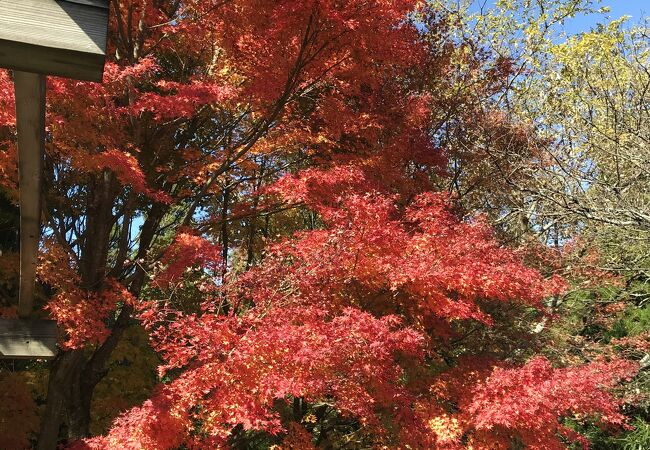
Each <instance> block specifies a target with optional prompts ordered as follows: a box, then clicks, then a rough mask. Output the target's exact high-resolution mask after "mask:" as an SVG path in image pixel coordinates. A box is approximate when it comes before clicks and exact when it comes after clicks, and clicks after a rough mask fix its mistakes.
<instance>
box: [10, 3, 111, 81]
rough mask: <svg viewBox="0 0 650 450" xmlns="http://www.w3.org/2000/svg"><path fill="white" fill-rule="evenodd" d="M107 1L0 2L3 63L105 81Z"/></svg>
mask: <svg viewBox="0 0 650 450" xmlns="http://www.w3.org/2000/svg"><path fill="white" fill-rule="evenodd" d="M107 31H108V2H107V1H105V0H0V67H6V68H9V69H14V70H19V71H25V72H36V73H42V74H46V75H57V76H63V77H69V78H74V79H78V80H88V81H101V80H102V74H103V70H104V59H105V56H106V36H107Z"/></svg>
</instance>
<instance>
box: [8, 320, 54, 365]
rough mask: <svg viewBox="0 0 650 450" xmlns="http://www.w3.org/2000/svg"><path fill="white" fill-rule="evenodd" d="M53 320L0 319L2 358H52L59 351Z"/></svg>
mask: <svg viewBox="0 0 650 450" xmlns="http://www.w3.org/2000/svg"><path fill="white" fill-rule="evenodd" d="M57 338H58V330H57V327H56V322H54V321H53V320H22V319H0V359H26V358H28V359H50V358H54V357H55V356H56V353H57V346H56V343H57Z"/></svg>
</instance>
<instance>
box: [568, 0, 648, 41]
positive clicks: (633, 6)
mask: <svg viewBox="0 0 650 450" xmlns="http://www.w3.org/2000/svg"><path fill="white" fill-rule="evenodd" d="M602 6H608V7H609V8H610V10H611V11H610V12H609V13H608V14H607V16H608V17H609V18H610V19H618V18H620V17H621V16H631V18H630V19H629V22H628V23H629V24H631V25H634V24H635V23H639V22H640V21H641V19H643V17H644V16H645V17H648V16H649V15H650V0H603V1H602ZM598 22H602V16H601V15H591V16H579V17H575V18H574V19H572V20H570V21H567V23H566V24H565V31H566V32H567V34H575V33H580V32H582V31H589V29H591V28H592V27H593V26H594V25H595V24H596V23H598Z"/></svg>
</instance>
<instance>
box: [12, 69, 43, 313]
mask: <svg viewBox="0 0 650 450" xmlns="http://www.w3.org/2000/svg"><path fill="white" fill-rule="evenodd" d="M14 85H15V89H16V126H17V129H18V170H19V174H20V178H19V182H18V183H19V185H18V187H19V191H20V287H19V299H18V315H19V316H20V317H21V318H25V317H29V315H30V314H31V312H32V306H33V303H34V283H35V280H36V264H37V262H38V242H39V239H40V235H41V220H40V219H41V185H42V179H43V154H44V147H45V76H44V75H38V74H35V73H28V72H18V71H16V72H14Z"/></svg>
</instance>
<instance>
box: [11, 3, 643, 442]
mask: <svg viewBox="0 0 650 450" xmlns="http://www.w3.org/2000/svg"><path fill="white" fill-rule="evenodd" d="M111 6H112V13H111V25H110V31H111V36H112V41H111V54H112V55H114V56H112V57H111V59H110V61H108V62H107V65H106V70H105V76H104V83H103V84H92V83H79V82H73V81H70V80H62V79H50V81H49V85H48V89H49V92H48V95H49V97H48V102H49V103H48V144H47V160H46V171H47V174H46V175H47V176H46V184H47V194H46V198H45V202H46V205H47V206H46V208H45V209H46V211H47V214H46V215H45V220H46V221H47V223H46V225H45V231H46V235H47V237H46V239H45V240H44V244H43V246H42V254H41V264H40V269H39V280H40V282H41V283H42V285H43V286H44V287H45V288H46V291H45V294H46V295H44V297H45V301H44V304H43V309H44V311H46V313H47V314H48V315H49V316H50V317H51V318H53V319H55V320H56V321H57V322H58V324H59V326H60V328H61V329H62V330H63V331H64V335H65V336H64V339H63V341H62V342H61V348H62V355H63V356H61V361H62V362H61V363H57V365H55V366H53V368H52V372H51V379H52V380H57V379H66V380H72V381H70V383H72V385H71V386H73V387H71V388H65V387H61V386H55V385H53V384H52V383H51V384H50V394H49V395H52V392H55V393H56V395H58V397H56V398H55V399H54V400H51V401H49V402H48V403H47V406H46V409H45V413H44V416H43V417H42V419H41V420H42V421H46V423H54V424H55V425H52V427H51V428H52V429H54V431H51V430H50V431H48V432H47V433H46V432H42V433H41V435H40V438H39V439H40V442H46V440H45V439H50V441H47V442H51V441H52V439H53V440H54V441H57V440H62V439H59V437H60V436H59V434H58V433H59V432H60V429H59V425H60V424H61V423H62V420H63V419H62V417H64V414H63V411H64V409H56V408H70V410H69V412H70V414H72V415H73V416H74V414H76V413H72V412H71V411H73V410H75V411H76V408H85V409H84V411H87V412H88V417H86V418H87V419H88V420H89V410H90V409H89V408H90V406H89V405H90V404H91V401H90V399H92V392H93V389H94V388H95V387H96V385H97V383H99V382H100V380H101V379H102V378H103V377H104V376H105V375H106V373H107V369H106V368H107V365H108V361H109V357H110V354H111V352H112V351H114V349H115V346H116V345H117V342H118V341H119V339H120V337H121V335H122V333H123V332H124V330H125V329H126V327H128V326H131V325H132V324H133V323H135V322H137V323H139V324H141V325H142V326H143V327H144V328H145V329H146V330H147V332H148V334H149V338H150V342H151V346H152V347H153V349H154V350H155V351H156V352H157V353H158V355H159V356H160V358H161V364H160V366H159V367H158V375H159V380H160V383H159V386H158V387H157V388H156V389H155V390H154V391H153V392H152V393H151V397H150V399H149V400H147V401H145V402H144V403H142V404H140V405H136V406H133V407H132V408H130V409H128V410H126V411H120V413H119V415H118V416H117V417H116V419H115V421H114V423H113V425H112V427H111V428H110V430H108V431H107V433H106V434H105V435H102V436H95V437H91V436H89V432H88V430H89V428H88V423H86V422H84V420H81V419H80V420H71V422H70V424H69V425H70V427H69V433H68V436H66V437H67V438H68V439H67V442H68V444H69V446H70V448H73V449H89V448H90V449H134V450H135V449H147V450H162V449H170V450H171V449H175V448H179V447H180V446H184V447H183V448H196V449H213V448H229V447H236V445H235V444H236V442H240V444H239V445H244V444H241V442H247V441H246V440H247V439H249V440H250V439H253V438H257V437H259V436H264V439H267V441H265V442H267V443H268V445H269V446H271V445H274V446H279V447H275V448H285V449H309V448H319V447H326V446H327V445H329V446H330V447H327V448H348V447H345V446H344V445H345V444H344V442H345V440H344V437H342V436H346V435H347V436H348V438H347V439H349V442H351V443H350V445H353V446H354V445H357V446H359V447H363V448H369V447H373V448H440V449H463V448H467V449H470V448H471V449H497V448H502V449H508V448H511V445H512V444H513V443H520V444H523V445H525V446H527V448H531V449H554V448H565V447H566V445H567V444H568V443H569V442H573V441H580V442H583V443H585V446H586V440H585V438H584V437H583V436H581V435H579V434H578V433H577V432H575V431H573V430H572V429H570V428H569V427H567V426H566V425H565V424H564V422H563V421H564V419H567V418H577V420H580V421H591V422H594V423H597V424H598V425H599V426H602V427H605V428H606V427H609V428H611V429H614V428H616V427H619V428H620V427H621V426H624V424H625V418H624V416H622V415H621V413H620V411H619V406H620V401H619V400H618V399H617V397H615V396H614V395H613V394H611V393H610V391H611V389H613V388H614V387H616V386H617V385H618V383H620V382H621V381H623V380H627V379H629V378H630V377H633V376H634V374H635V373H636V371H637V370H638V364H636V363H632V362H629V361H626V360H620V359H617V358H616V357H612V358H609V359H608V360H606V359H604V358H603V359H602V360H597V361H594V362H592V363H588V364H583V365H575V366H568V367H562V364H559V363H560V362H558V361H550V360H549V359H547V358H546V357H544V356H542V353H543V351H542V350H543V349H542V348H541V343H540V342H541V341H540V340H539V339H538V338H537V337H535V336H533V334H532V333H531V329H532V322H531V320H530V317H531V316H532V317H535V318H537V319H540V320H541V318H542V317H545V306H546V303H545V302H546V301H547V300H548V299H549V298H552V297H554V296H558V295H560V294H561V293H562V292H564V291H565V290H566V288H567V282H566V281H565V280H563V279H562V278H561V277H558V276H556V275H553V274H551V273H543V271H540V270H538V269H536V268H532V267H529V266H527V265H526V264H524V261H523V258H522V256H521V252H518V251H516V250H515V249H513V248H510V247H507V246H506V245H504V244H503V242H501V241H500V240H499V238H498V236H497V235H496V234H495V232H494V231H493V229H492V227H491V225H490V223H489V220H488V217H487V216H484V215H480V214H474V213H473V211H468V210H467V209H466V208H463V207H462V205H460V204H459V202H458V198H456V197H455V196H454V195H453V194H450V193H449V192H445V191H444V190H443V189H441V186H440V183H441V180H446V179H448V178H449V177H450V172H449V170H448V169H449V162H450V161H451V160H452V159H456V160H462V161H463V164H465V163H467V164H472V161H473V160H474V159H473V158H476V159H480V156H477V155H471V154H468V151H467V148H464V149H462V150H460V149H458V148H454V147H451V146H449V147H445V146H444V145H443V142H442V141H441V140H440V139H438V138H436V133H437V132H434V131H432V130H434V125H433V122H434V119H435V117H436V116H437V114H439V110H440V109H441V108H442V107H446V108H448V109H449V111H450V115H452V116H453V117H455V118H457V119H458V120H455V119H454V120H449V124H448V125H446V126H447V127H448V129H449V130H451V129H452V128H453V127H454V126H457V127H458V128H456V129H455V132H461V131H462V130H463V129H464V128H465V127H469V128H471V130H470V131H471V133H473V136H475V137H476V138H477V139H478V138H479V137H480V138H481V139H492V138H493V137H494V134H495V133H497V132H498V133H497V134H499V136H502V137H503V136H505V138H512V139H518V141H517V142H520V141H521V142H523V141H525V136H524V134H525V133H524V132H523V131H522V127H520V126H519V125H518V124H514V123H509V122H508V121H507V120H506V118H505V117H504V116H503V115H502V114H499V113H498V112H496V111H484V114H481V116H480V117H476V120H477V121H479V122H480V124H479V125H480V126H478V125H477V126H476V127H474V128H472V126H473V125H472V123H473V122H472V117H470V116H471V114H474V113H476V114H478V112H479V110H480V107H479V106H477V104H476V103H475V100H476V99H475V98H473V97H471V95H470V94H467V95H466V96H463V95H464V94H458V95H456V96H455V97H454V96H453V95H451V94H450V90H449V86H446V85H445V80H449V79H450V78H451V76H452V73H453V67H454V64H455V63H454V61H453V58H452V55H453V54H454V51H455V50H454V43H453V42H452V41H450V40H448V41H444V38H442V37H441V38H440V39H443V41H444V42H435V41H431V40H430V39H429V40H427V39H424V38H423V36H422V33H421V31H422V29H421V28H422V24H420V25H421V26H420V29H419V30H418V27H416V26H415V25H414V23H413V18H414V17H416V16H414V14H416V15H417V14H423V16H421V17H420V20H424V19H423V18H422V17H425V16H426V17H429V19H427V20H429V21H428V22H427V26H428V27H435V26H439V27H440V28H441V29H444V20H443V19H442V18H438V20H439V22H436V21H433V19H431V17H434V16H428V15H427V14H431V12H430V11H429V12H427V11H424V12H423V11H422V10H421V9H419V8H424V6H423V5H421V4H420V2H415V1H399V0H365V1H359V0H343V1H332V0H313V1H289V0H282V1H275V0H273V1H271V0H242V1H233V2H228V1H227V2H218V1H198V0H197V1H184V2H177V1H162V0H161V1H145V2H135V1H133V2H132V1H130V0H115V1H113V2H111ZM472 58H477V59H478V58H479V56H476V55H467V59H468V61H469V64H470V65H471V64H474V61H473V60H472ZM466 62H467V61H466ZM475 67H476V70H477V71H478V70H479V66H478V64H476V66H475ZM510 70H512V68H511V67H510V66H509V65H508V64H506V63H505V62H503V61H501V62H500V63H499V64H498V65H497V66H495V67H494V68H491V69H490V71H489V72H488V73H487V75H486V79H482V80H479V79H478V78H479V77H478V76H477V80H478V81H477V83H478V84H479V85H480V86H479V88H480V89H483V90H484V91H485V93H486V95H489V94H490V93H491V92H492V91H494V90H495V89H497V86H498V85H500V83H501V80H502V78H503V76H504V75H505V74H507V72H508V71H510ZM490 77H491V78H490ZM10 82H11V81H10V77H9V76H8V75H7V74H6V73H4V72H2V73H0V105H1V107H0V126H2V127H3V129H7V130H11V129H12V127H13V117H12V112H11V107H10V105H11V103H12V102H13V98H12V94H11V89H10ZM459 111H463V112H462V114H461V113H460V112H459ZM452 122H453V123H452ZM460 124H462V126H461V125H460ZM490 127H492V128H490ZM495 130H497V131H495ZM0 137H2V135H0ZM505 138H504V139H505ZM522 145H523V144H522ZM0 150H2V152H0V156H1V157H0V174H2V176H1V177H0V183H1V184H2V186H3V188H4V189H5V190H7V192H8V193H9V194H10V195H15V192H16V191H15V190H16V177H15V146H14V145H13V141H12V140H11V139H10V138H8V139H7V140H6V141H0ZM521 151H522V153H526V150H525V149H522V150H521ZM469 153H471V152H469ZM526 155H527V154H524V155H523V156H522V157H526ZM477 164H478V163H477ZM473 180H475V181H476V183H488V182H489V181H490V180H489V179H486V178H484V177H482V176H481V175H480V174H477V175H476V177H475V178H474V179H473ZM305 217H308V218H309V223H307V220H306V219H305V220H303V219H304V218H305ZM271 221H273V224H270V222H271ZM274 227H275V228H274ZM260 230H262V231H260ZM241 255H244V256H241ZM237 258H240V259H241V260H243V261H244V262H241V261H240V260H238V259H237ZM546 318H548V317H546ZM545 320H546V319H545ZM503 342H507V343H508V344H507V345H508V346H509V347H506V346H504V345H502V344H503ZM510 348H511V349H512V351H511V352H510V351H508V350H507V349H510ZM60 377H63V378H60ZM10 381H11V380H10ZM74 383H77V384H74ZM79 386H81V387H80V388H79V389H78V390H75V389H76V387H79ZM66 389H68V390H66ZM75 392H82V393H83V395H87V394H88V392H89V393H90V394H89V395H90V399H88V398H86V400H87V401H86V400H84V398H83V396H82V397H81V398H78V397H76V396H75V395H76V394H74V393H75ZM21 395H22V394H21ZM62 398H63V399H67V400H68V403H66V402H63V401H60V402H59V403H56V402H57V401H59V400H60V399H62ZM57 399H58V400H57ZM75 402H79V403H75ZM57 405H59V406H57ZM61 405H70V406H65V407H64V406H61ZM25 414H28V413H27V412H26V413H25ZM48 414H49V416H48ZM82 419H83V416H82ZM47 421H49V422H47ZM31 423H32V422H31V416H30V422H29V426H30V427H31V426H32V425H31ZM26 426H27V425H26ZM338 429H342V430H344V431H343V432H339V431H336V430H338ZM32 431H33V430H32ZM48 433H50V434H48ZM52 434H54V438H52V437H51V436H52ZM47 436H49V438H48V437H47ZM18 445H21V446H22V445H23V441H20V443H19V444H18ZM42 448H44V447H42ZM246 448H249V447H246ZM251 448H252V447H251ZM350 448H357V447H350Z"/></svg>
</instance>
